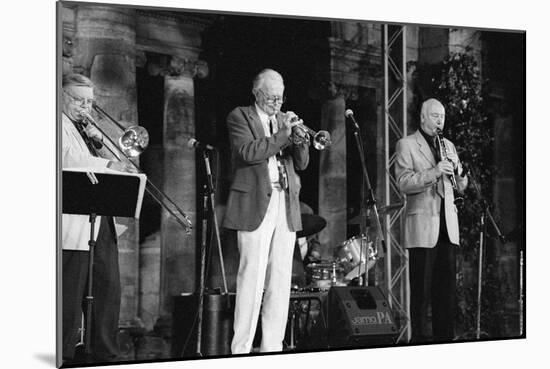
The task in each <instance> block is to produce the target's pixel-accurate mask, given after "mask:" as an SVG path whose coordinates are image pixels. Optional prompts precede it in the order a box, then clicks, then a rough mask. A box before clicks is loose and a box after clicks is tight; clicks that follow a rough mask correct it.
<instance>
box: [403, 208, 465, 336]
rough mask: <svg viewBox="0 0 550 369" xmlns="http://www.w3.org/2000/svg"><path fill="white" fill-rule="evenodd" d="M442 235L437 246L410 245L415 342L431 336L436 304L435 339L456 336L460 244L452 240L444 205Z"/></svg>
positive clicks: (412, 328) (433, 327)
mask: <svg viewBox="0 0 550 369" xmlns="http://www.w3.org/2000/svg"><path fill="white" fill-rule="evenodd" d="M440 214H441V226H440V228H439V238H438V240H437V244H436V245H435V247H434V248H431V249H430V248H410V249H409V281H410V288H411V301H410V302H411V305H410V312H411V330H412V340H411V342H413V343H419V342H426V341H431V340H430V336H431V335H430V333H429V331H427V319H428V308H429V306H430V305H431V308H432V333H433V341H438V342H442V341H451V340H452V339H453V338H454V319H455V309H456V256H455V255H456V250H455V248H456V245H453V244H451V242H450V241H449V236H448V234H447V227H446V225H445V210H444V208H443V204H442V208H441V212H440Z"/></svg>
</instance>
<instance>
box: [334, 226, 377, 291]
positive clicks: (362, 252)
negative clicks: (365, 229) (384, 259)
mask: <svg viewBox="0 0 550 369" xmlns="http://www.w3.org/2000/svg"><path fill="white" fill-rule="evenodd" d="M373 246H374V245H373V242H372V241H369V240H368V239H367V237H366V236H365V235H362V236H358V237H356V236H354V237H352V238H350V239H349V240H346V241H344V242H342V243H341V244H340V245H339V246H338V247H337V248H336V249H335V251H334V256H335V257H336V260H338V261H339V262H340V263H341V265H342V267H343V268H344V273H345V276H344V280H345V281H351V280H352V279H354V278H357V277H359V276H360V275H361V274H363V273H365V271H367V270H369V269H370V268H372V267H373V266H374V264H375V263H376V257H375V256H376V255H375V252H374V247H373ZM365 266H366V269H365Z"/></svg>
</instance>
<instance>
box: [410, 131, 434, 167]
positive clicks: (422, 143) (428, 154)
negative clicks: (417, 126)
mask: <svg viewBox="0 0 550 369" xmlns="http://www.w3.org/2000/svg"><path fill="white" fill-rule="evenodd" d="M414 135H415V139H416V143H417V144H418V146H419V149H420V152H421V153H422V155H424V157H425V158H426V160H428V161H429V162H430V163H431V164H432V165H435V158H434V155H433V154H432V150H431V149H430V147H429V146H428V143H427V142H426V139H425V138H424V136H422V134H421V133H420V131H416V132H415V134H414Z"/></svg>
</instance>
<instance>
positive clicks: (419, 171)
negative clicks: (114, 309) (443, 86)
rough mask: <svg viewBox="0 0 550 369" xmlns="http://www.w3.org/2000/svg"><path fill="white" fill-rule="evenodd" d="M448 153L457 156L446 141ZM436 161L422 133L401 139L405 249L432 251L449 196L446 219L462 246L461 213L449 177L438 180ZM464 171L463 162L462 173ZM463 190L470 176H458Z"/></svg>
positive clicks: (397, 173) (397, 168) (398, 157)
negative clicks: (443, 207)
mask: <svg viewBox="0 0 550 369" xmlns="http://www.w3.org/2000/svg"><path fill="white" fill-rule="evenodd" d="M445 146H446V147H447V150H448V151H451V152H454V153H456V148H455V146H454V145H453V143H452V142H451V141H449V140H447V139H445ZM435 166H436V162H435V158H434V156H433V154H432V151H431V149H430V147H429V146H428V143H427V142H426V140H425V139H424V137H423V136H422V134H421V133H420V132H419V131H416V132H415V133H413V134H412V135H410V136H407V137H405V138H402V139H400V140H399V141H398V142H397V146H396V162H395V176H396V178H397V183H398V186H399V190H400V191H401V192H402V193H403V194H405V195H406V207H405V216H406V219H405V246H406V247H407V248H412V247H425V248H432V247H434V246H435V244H436V242H437V239H438V237H439V222H440V217H439V212H440V210H441V200H442V197H441V196H440V195H439V194H438V186H439V190H440V191H441V192H443V193H444V194H445V220H446V225H447V232H448V234H449V240H450V241H451V243H453V244H455V245H458V244H459V233H458V215H457V213H458V210H457V208H456V206H455V204H454V193H453V188H452V185H451V181H450V179H449V177H448V176H447V175H442V176H441V177H440V178H439V179H438V178H437V177H436V169H435ZM461 172H462V168H461V164H460V163H459V173H461ZM455 177H456V181H457V186H458V190H459V191H463V190H464V189H465V188H466V186H467V184H468V178H467V177H460V176H455Z"/></svg>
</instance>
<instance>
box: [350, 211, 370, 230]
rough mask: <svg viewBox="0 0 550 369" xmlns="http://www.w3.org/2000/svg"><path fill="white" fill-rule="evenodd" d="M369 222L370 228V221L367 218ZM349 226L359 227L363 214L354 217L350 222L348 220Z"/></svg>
mask: <svg viewBox="0 0 550 369" xmlns="http://www.w3.org/2000/svg"><path fill="white" fill-rule="evenodd" d="M366 221H367V224H366V225H367V227H368V226H370V219H369V218H367V219H366ZM348 224H357V225H360V224H361V214H358V215H356V216H354V217H353V218H351V219H350V220H348Z"/></svg>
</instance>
